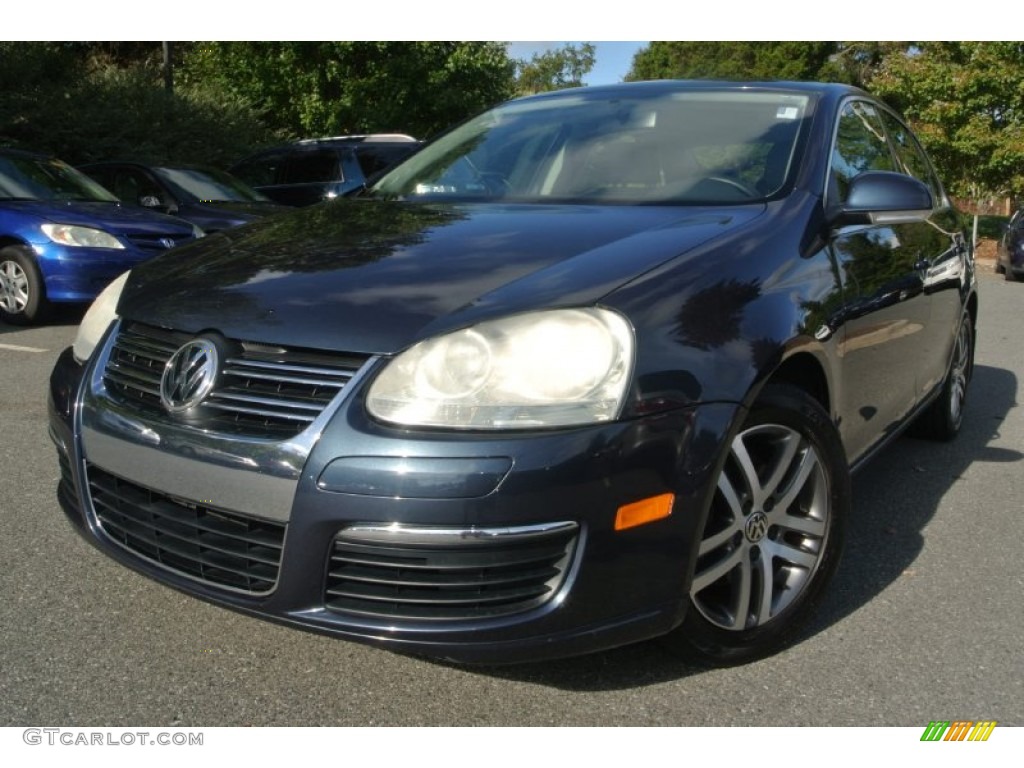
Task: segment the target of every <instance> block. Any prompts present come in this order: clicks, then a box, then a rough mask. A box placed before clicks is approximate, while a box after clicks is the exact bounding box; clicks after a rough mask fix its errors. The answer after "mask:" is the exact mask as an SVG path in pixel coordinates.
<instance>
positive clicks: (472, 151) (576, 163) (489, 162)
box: [372, 89, 808, 204]
mask: <svg viewBox="0 0 1024 768" xmlns="http://www.w3.org/2000/svg"><path fill="white" fill-rule="evenodd" d="M807 105H808V96H807V95H805V94H797V93H787V92H767V91H749V90H740V89H736V90H721V91H715V90H694V91H684V92H675V93H658V94H656V95H653V96H652V95H649V94H641V95H639V96H633V95H631V96H630V97H629V98H623V97H617V96H613V95H609V92H597V94H596V95H590V94H587V93H585V92H580V91H576V92H572V93H567V94H566V95H564V96H561V97H557V98H544V99H535V100H523V101H513V102H510V103H508V104H506V105H503V106H501V107H498V108H497V109H494V110H492V111H490V112H487V113H485V114H483V115H481V116H479V117H477V118H475V119H473V120H471V121H469V122H468V123H465V124H464V125H462V126H460V127H458V128H456V129H455V130H454V131H452V132H451V133H448V134H446V135H445V136H443V137H441V138H440V139H438V140H437V141H436V142H434V143H433V144H431V145H429V146H427V147H425V148H424V149H423V150H421V151H420V152H419V153H418V154H416V155H414V156H413V157H412V158H410V159H409V160H407V161H406V162H405V163H403V164H401V165H400V166H398V167H397V168H395V169H393V170H392V171H391V172H390V173H388V174H387V175H385V176H384V177H383V178H382V179H381V180H380V181H379V182H378V183H377V184H376V185H374V187H373V190H372V194H374V195H379V196H384V197H393V198H401V199H472V200H479V199H509V200H518V201H524V202H555V201H572V202H632V203H644V202H648V203H675V202H678V203H715V204H721V203H747V202H751V201H754V200H762V199H765V198H767V197H770V196H772V195H774V194H776V193H777V192H779V191H780V190H781V189H782V188H783V186H784V184H785V182H786V179H787V176H788V175H789V169H790V167H791V166H792V164H793V162H794V156H795V147H796V144H797V136H798V133H799V129H800V126H801V124H802V122H803V120H804V117H805V113H806V111H807Z"/></svg>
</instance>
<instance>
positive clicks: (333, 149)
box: [228, 133, 420, 205]
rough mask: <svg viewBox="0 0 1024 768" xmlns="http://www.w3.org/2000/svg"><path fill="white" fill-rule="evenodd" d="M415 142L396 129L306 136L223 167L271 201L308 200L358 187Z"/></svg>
mask: <svg viewBox="0 0 1024 768" xmlns="http://www.w3.org/2000/svg"><path fill="white" fill-rule="evenodd" d="M419 148H420V142H419V141H417V140H416V139H414V138H413V137H411V136H406V135H404V134H398V133H395V134H392V133H378V134H372V135H369V136H335V137H333V138H326V139H305V140H302V141H296V142H293V143H291V144H286V145H284V146H280V147H274V148H273V149H268V150H265V151H263V152H260V153H258V154H255V155H251V156H250V157H247V158H246V159H245V160H242V161H241V162H239V163H236V164H235V165H233V166H232V167H231V168H229V169H228V171H229V172H230V173H231V174H233V175H235V176H237V177H238V178H240V179H241V180H242V181H244V182H245V183H246V184H248V185H249V186H251V187H253V188H254V189H256V190H257V191H259V192H262V193H263V194H264V195H266V196H267V197H269V198H270V199H271V200H274V201H275V202H278V203H284V204H285V205H312V204H313V203H319V202H320V201H322V200H329V199H331V198H333V197H339V196H341V195H345V194H348V193H349V192H352V191H353V190H356V189H359V188H360V187H362V186H363V185H364V184H365V183H366V180H367V179H369V178H370V177H372V176H374V175H376V174H378V173H380V172H381V171H383V170H385V169H386V168H388V167H390V166H392V165H394V164H395V163H397V162H398V161H400V160H404V159H405V158H406V157H408V156H409V155H411V154H412V153H413V152H415V151H416V150H417V149H419Z"/></svg>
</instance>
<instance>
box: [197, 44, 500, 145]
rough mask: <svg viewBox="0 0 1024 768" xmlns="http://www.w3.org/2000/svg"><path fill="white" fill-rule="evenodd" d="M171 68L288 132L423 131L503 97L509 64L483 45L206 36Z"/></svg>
mask: <svg viewBox="0 0 1024 768" xmlns="http://www.w3.org/2000/svg"><path fill="white" fill-rule="evenodd" d="M179 72H180V74H181V77H182V78H183V80H184V82H186V83H189V84H191V85H194V86H197V87H198V86H207V87H208V86H211V85H216V86H217V87H219V88H220V89H222V90H224V91H226V92H229V93H232V94H235V95H236V96H237V97H239V98H242V99H244V100H246V101H247V102H249V103H251V104H253V105H254V107H255V108H256V109H257V111H258V113H259V114H260V117H261V119H262V120H263V121H265V122H266V123H268V124H271V125H274V126H275V127H279V128H280V129H281V130H283V131H285V132H287V133H289V134H291V135H293V136H295V137H309V136H325V135H336V134H345V133H375V132H402V133H413V134H416V135H418V136H426V135H430V134H433V133H435V132H437V131H439V130H441V129H443V128H445V127H447V126H449V125H451V124H452V123H455V122H458V121H460V120H463V119H465V118H466V117H468V116H470V115H471V114H474V113H475V112H478V111H480V110H482V109H485V108H486V107H489V106H492V105H493V104H495V103H497V102H500V101H503V100H504V99H506V98H508V97H509V96H510V95H511V94H512V75H513V63H512V62H511V60H510V59H509V58H508V55H507V53H506V51H505V46H504V45H503V44H500V43H488V42H468V43H464V42H271V43H254V42H210V43H201V44H198V45H196V46H195V48H194V49H193V50H192V51H191V52H190V53H189V54H188V56H187V57H186V58H185V60H184V61H183V63H182V65H181V67H180V69H179Z"/></svg>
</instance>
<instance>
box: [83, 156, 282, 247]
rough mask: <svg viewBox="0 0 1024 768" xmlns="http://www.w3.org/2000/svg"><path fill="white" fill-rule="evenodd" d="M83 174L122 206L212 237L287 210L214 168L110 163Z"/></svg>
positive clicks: (90, 167) (85, 169) (88, 166)
mask: <svg viewBox="0 0 1024 768" xmlns="http://www.w3.org/2000/svg"><path fill="white" fill-rule="evenodd" d="M79 170H80V171H82V172H83V173H85V174H87V175H88V176H90V177H91V178H93V179H95V180H96V181H98V182H99V183H100V184H102V185H103V186H104V187H106V188H107V189H108V190H110V191H111V192H113V193H114V194H115V195H117V197H118V198H119V199H120V200H122V201H123V202H125V203H129V204H131V205H141V206H143V207H145V208H150V209H152V210H156V211H162V212H164V213H169V214H172V215H174V216H177V217H178V218H180V219H185V220H186V221H190V222H192V223H193V224H195V225H196V226H197V227H199V228H200V229H202V230H203V231H204V232H206V234H208V235H212V234H214V233H216V232H220V231H221V230H223V229H230V228H231V227H238V226H241V225H242V224H248V223H249V222H251V221H257V220H258V219H262V218H263V217H264V216H269V215H270V214H273V213H279V212H281V211H285V210H288V207H287V206H283V205H278V204H277V203H274V202H272V201H271V200H270V199H269V198H267V197H264V196H263V195H262V194H260V193H259V192H257V191H256V190H255V189H252V188H251V187H249V186H248V185H247V184H246V183H245V182H244V181H242V180H241V179H237V178H235V177H234V176H232V175H231V174H230V173H227V172H225V171H220V170H217V169H215V168H207V167H204V166H199V165H186V164H163V165H146V164H144V163H132V162H119V161H107V162H100V163H88V164H86V165H82V166H79Z"/></svg>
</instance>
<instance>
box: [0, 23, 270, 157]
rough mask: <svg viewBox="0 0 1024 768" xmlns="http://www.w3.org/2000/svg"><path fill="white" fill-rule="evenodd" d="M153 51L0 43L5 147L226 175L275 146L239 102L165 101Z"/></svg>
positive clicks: (194, 94)
mask: <svg viewBox="0 0 1024 768" xmlns="http://www.w3.org/2000/svg"><path fill="white" fill-rule="evenodd" d="M140 45H141V44H140ZM147 45H148V48H146V49H144V48H141V47H140V48H136V49H134V53H133V55H132V56H128V55H127V53H126V52H125V51H124V50H122V54H121V58H120V60H119V59H118V57H112V56H110V55H108V53H107V52H104V51H103V50H102V48H100V47H95V46H94V47H90V46H87V45H85V44H77V43H13V42H12V43H0V144H6V145H13V146H21V147H24V148H26V149H35V150H39V151H44V152H50V153H52V154H55V155H57V156H58V157H61V158H63V159H64V160H66V161H68V162H71V163H82V162H87V161H90V160H108V159H111V158H126V159H127V158H131V159H138V160H145V161H151V162H166V161H174V160H178V161H181V160H188V161H193V162H202V163H210V164H213V165H221V166H223V165H226V164H228V163H229V162H232V161H234V160H236V159H238V157H240V156H241V155H242V154H244V153H245V152H248V151H249V149H250V148H251V147H252V146H254V145H257V144H265V143H267V142H269V141H271V140H272V139H273V134H272V133H271V131H270V130H269V129H268V128H267V127H266V126H264V124H263V123H261V122H260V120H259V119H258V117H256V115H255V114H254V113H253V111H252V110H251V109H250V108H249V105H248V104H246V103H245V102H244V100H242V99H240V98H238V97H237V96H235V95H233V94H230V93H225V92H222V91H218V90H217V89H216V88H205V89H202V90H197V89H195V88H180V89H178V90H177V91H176V92H175V93H174V94H173V95H171V94H169V93H167V92H166V90H165V89H164V87H163V82H162V80H161V76H160V60H159V54H160V45H159V43H150V44H147ZM97 46H99V44H97ZM149 49H152V51H150V50H149ZM151 53H152V54H154V55H152V56H151V55H150V54H151ZM135 54H138V55H135ZM126 60H127V63H126Z"/></svg>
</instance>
